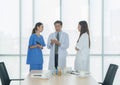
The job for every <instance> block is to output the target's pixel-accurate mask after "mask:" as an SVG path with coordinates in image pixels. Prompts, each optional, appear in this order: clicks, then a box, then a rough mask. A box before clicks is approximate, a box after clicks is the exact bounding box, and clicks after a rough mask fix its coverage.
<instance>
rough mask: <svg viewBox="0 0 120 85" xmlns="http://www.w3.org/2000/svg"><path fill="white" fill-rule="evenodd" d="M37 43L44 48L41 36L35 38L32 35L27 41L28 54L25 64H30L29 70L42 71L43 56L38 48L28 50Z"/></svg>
mask: <svg viewBox="0 0 120 85" xmlns="http://www.w3.org/2000/svg"><path fill="white" fill-rule="evenodd" d="M37 43H40V44H41V45H42V46H45V42H44V38H43V36H42V35H40V36H37V35H36V34H32V35H31V36H30V39H29V46H28V53H27V64H30V70H42V68H43V54H42V49H40V48H30V46H34V45H36V44H37Z"/></svg>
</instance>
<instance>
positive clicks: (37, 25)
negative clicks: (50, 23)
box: [32, 22, 43, 34]
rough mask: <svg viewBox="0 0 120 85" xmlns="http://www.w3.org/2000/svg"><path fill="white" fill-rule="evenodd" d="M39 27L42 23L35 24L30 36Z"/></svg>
mask: <svg viewBox="0 0 120 85" xmlns="http://www.w3.org/2000/svg"><path fill="white" fill-rule="evenodd" d="M41 25H43V23H41V22H38V23H36V25H35V27H34V28H33V30H32V34H34V33H36V30H37V27H39V26H41Z"/></svg>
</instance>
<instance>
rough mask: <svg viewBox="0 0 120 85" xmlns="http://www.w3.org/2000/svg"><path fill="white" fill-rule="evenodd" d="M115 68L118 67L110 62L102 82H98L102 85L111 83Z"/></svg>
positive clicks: (110, 84)
mask: <svg viewBox="0 0 120 85" xmlns="http://www.w3.org/2000/svg"><path fill="white" fill-rule="evenodd" d="M117 69H118V65H115V64H110V66H109V68H108V71H107V73H106V76H105V79H104V81H103V83H100V82H99V84H102V85H113V81H114V78H115V74H116V72H117Z"/></svg>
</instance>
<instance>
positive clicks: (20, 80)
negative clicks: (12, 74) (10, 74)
mask: <svg viewBox="0 0 120 85" xmlns="http://www.w3.org/2000/svg"><path fill="white" fill-rule="evenodd" d="M23 80H24V79H11V81H23Z"/></svg>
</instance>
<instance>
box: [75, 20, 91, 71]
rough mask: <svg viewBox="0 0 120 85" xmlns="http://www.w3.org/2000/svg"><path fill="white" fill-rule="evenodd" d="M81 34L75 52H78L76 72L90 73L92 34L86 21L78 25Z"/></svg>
mask: <svg viewBox="0 0 120 85" xmlns="http://www.w3.org/2000/svg"><path fill="white" fill-rule="evenodd" d="M78 31H79V32H80V35H79V38H78V41H77V44H76V47H75V50H76V51H77V54H76V58H75V67H74V68H75V70H76V71H85V72H89V61H90V59H89V51H90V34H89V29H88V25H87V22H86V21H80V22H79V24H78Z"/></svg>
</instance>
